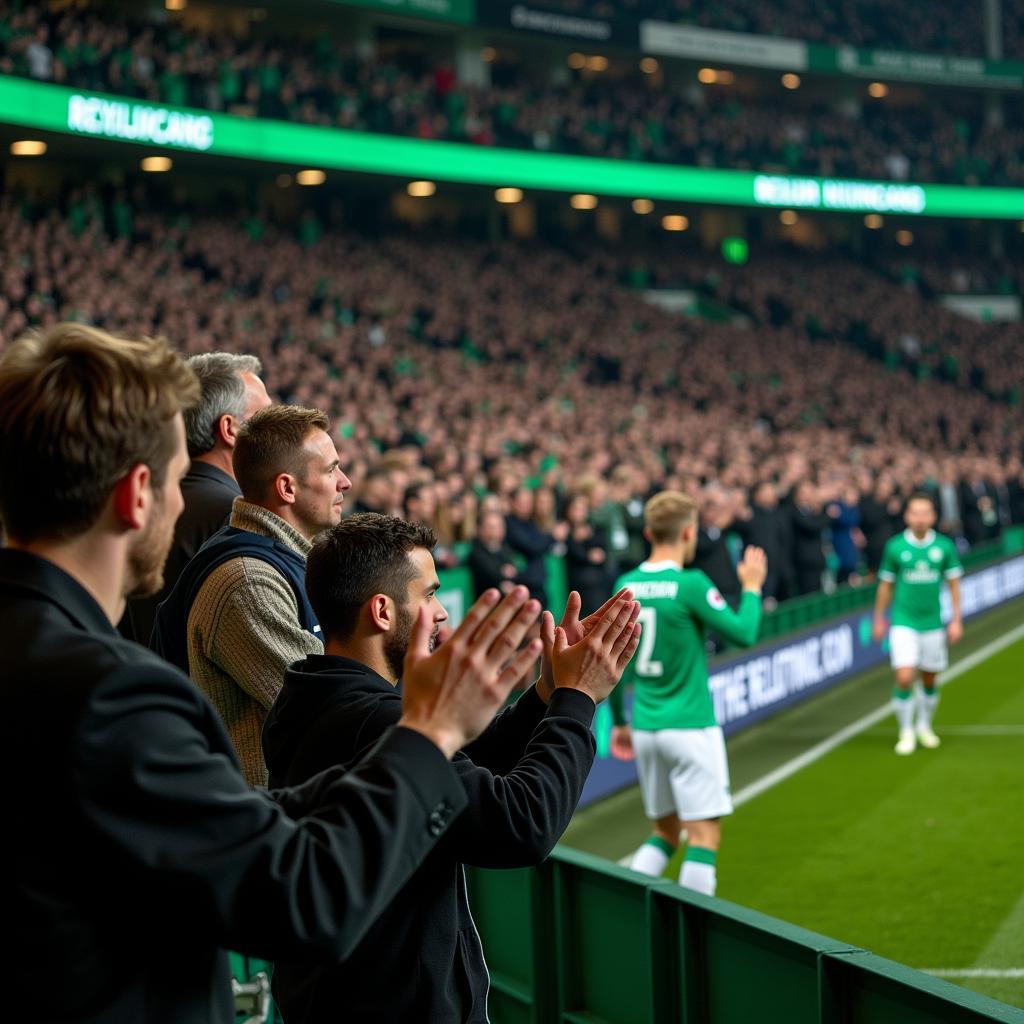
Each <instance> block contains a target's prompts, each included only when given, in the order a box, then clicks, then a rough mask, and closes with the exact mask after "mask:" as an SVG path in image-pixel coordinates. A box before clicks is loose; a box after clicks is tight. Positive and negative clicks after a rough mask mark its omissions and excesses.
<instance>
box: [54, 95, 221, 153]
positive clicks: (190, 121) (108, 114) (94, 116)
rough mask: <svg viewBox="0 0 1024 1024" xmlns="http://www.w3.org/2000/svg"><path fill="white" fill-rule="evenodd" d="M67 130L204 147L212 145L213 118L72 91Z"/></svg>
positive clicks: (130, 139) (188, 146)
mask: <svg viewBox="0 0 1024 1024" xmlns="http://www.w3.org/2000/svg"><path fill="white" fill-rule="evenodd" d="M68 130H69V131H72V132H84V133H85V134H86V135H102V136H103V137H104V138H107V139H127V140H128V141H129V142H151V143H154V144H155V145H157V146H180V147H182V148H183V149H197V150H200V151H205V150H207V149H209V148H210V147H211V146H212V145H213V118H212V117H210V116H209V115H208V114H190V113H187V112H185V111H177V110H168V109H167V108H166V107H150V106H146V105H145V104H144V103H131V102H128V101H121V100H110V99H104V98H102V97H100V96H81V95H78V94H76V95H74V96H72V97H71V98H70V99H69V100H68Z"/></svg>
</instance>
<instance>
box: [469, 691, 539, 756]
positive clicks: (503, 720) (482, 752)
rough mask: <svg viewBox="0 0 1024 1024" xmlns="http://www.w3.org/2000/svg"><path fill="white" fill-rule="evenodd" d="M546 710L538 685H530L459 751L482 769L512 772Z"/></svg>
mask: <svg viewBox="0 0 1024 1024" xmlns="http://www.w3.org/2000/svg"><path fill="white" fill-rule="evenodd" d="M547 710H548V709H547V705H546V704H545V703H544V701H542V700H541V699H540V697H538V696H537V687H536V686H531V687H530V688H529V689H528V690H527V691H526V692H525V693H524V694H523V695H522V696H521V697H520V698H519V700H517V701H516V702H515V703H514V704H510V705H509V706H508V707H507V708H505V709H504V711H502V712H501V714H499V715H496V716H495V718H494V721H492V722H491V724H490V725H489V726H488V727H487V728H486V729H485V730H484V731H483V732H482V733H481V734H480V735H479V736H478V737H477V738H476V739H475V740H474V741H473V742H472V743H470V744H469V745H468V746H467V747H465V748H464V749H463V751H462V752H463V753H464V754H465V755H466V756H467V757H468V758H469V759H470V760H471V761H473V763H474V764H478V765H479V766H480V767H481V768H487V769H488V770H489V771H492V772H497V773H498V774H501V773H502V772H507V771H511V770H512V768H513V766H514V765H515V764H516V762H517V761H518V760H519V759H520V758H521V757H522V756H523V751H524V750H525V749H526V744H527V743H529V741H530V737H531V736H532V735H533V732H534V730H535V729H536V728H537V726H538V725H540V723H541V721H542V720H543V718H544V716H545V714H546V713H547Z"/></svg>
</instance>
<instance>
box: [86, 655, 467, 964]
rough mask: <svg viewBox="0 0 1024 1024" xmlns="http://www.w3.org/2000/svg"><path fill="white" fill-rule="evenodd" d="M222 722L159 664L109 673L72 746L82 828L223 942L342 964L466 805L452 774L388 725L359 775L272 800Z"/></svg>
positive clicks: (415, 738) (275, 955) (413, 736)
mask: <svg viewBox="0 0 1024 1024" xmlns="http://www.w3.org/2000/svg"><path fill="white" fill-rule="evenodd" d="M142 673H145V675H144V676H143V675H142ZM168 675H169V674H168ZM214 717H215V713H214V712H213V710H212V709H211V708H210V707H209V705H207V704H206V703H205V701H203V700H202V698H201V696H200V695H199V694H198V693H193V692H192V691H191V689H190V688H189V687H188V686H187V684H186V682H185V680H183V679H182V680H178V679H177V678H175V677H174V676H170V675H169V677H164V678H161V677H160V675H159V670H155V671H154V669H153V667H152V666H150V665H147V666H143V667H140V666H125V667H123V668H121V669H118V670H117V671H115V672H114V673H112V674H111V675H110V676H109V677H108V678H107V679H106V680H105V681H104V682H103V683H101V684H100V685H99V686H98V687H97V688H96V689H95V690H94V691H93V693H92V695H91V698H90V700H89V701H88V703H87V706H86V708H85V710H84V713H83V716H82V718H81V720H80V723H79V733H78V742H77V744H76V748H75V752H74V758H75V763H74V766H73V773H74V777H75V781H76V785H77V788H78V796H79V800H80V804H81V806H82V808H83V811H84V814H85V816H86V819H87V821H88V823H89V825H90V826H91V827H92V828H93V829H94V830H95V831H96V832H97V833H98V834H99V835H100V836H101V838H102V839H104V840H105V841H106V842H107V843H108V844H109V847H110V856H111V858H112V860H114V861H116V862H118V863H120V864H121V865H122V866H123V868H124V870H125V871H127V872H133V873H135V874H137V875H139V876H141V877H143V878H144V879H145V881H146V884H147V885H149V886H155V887H160V888H162V889H163V890H164V891H165V892H167V893H172V894H176V893H180V895H181V905H182V907H183V908H185V910H184V911H183V912H187V913H189V914H191V915H193V916H194V917H195V925H196V928H197V930H198V931H200V932H205V933H207V934H212V935H214V936H216V938H217V940H218V941H219V942H220V943H221V944H222V945H224V946H226V947H229V948H233V949H236V950H238V951H239V952H243V953H251V954H255V955H258V956H263V957H266V958H268V959H281V958H300V957H303V956H309V955H316V954H319V955H324V956H328V957H331V958H333V959H336V960H340V959H343V958H344V957H346V956H347V955H348V954H350V953H351V951H352V950H353V949H354V948H355V946H356V945H357V944H358V942H359V940H360V939H361V938H362V936H363V935H364V934H365V932H366V931H367V929H368V928H369V927H370V926H371V925H372V924H373V922H374V921H375V919H376V918H377V916H378V915H379V914H380V913H381V911H382V910H383V909H384V908H385V907H386V906H387V904H388V902H389V901H390V900H391V899H392V897H393V896H394V895H395V894H396V893H397V892H398V891H399V889H401V887H402V886H403V885H404V883H405V882H406V881H407V880H408V878H409V877H410V875H411V874H412V873H413V872H414V871H415V870H416V868H417V867H418V866H419V865H420V864H421V863H422V861H423V860H424V858H425V857H426V855H427V854H428V853H429V852H430V851H431V850H432V849H433V848H434V847H435V845H436V844H437V842H438V839H439V837H440V836H441V835H443V834H444V833H445V831H446V830H447V827H448V824H449V823H450V822H451V821H452V820H453V819H454V818H455V817H456V816H457V815H458V814H459V812H460V811H462V809H463V808H464V807H465V804H466V797H465V793H464V789H463V787H462V786H461V785H460V783H459V780H458V778H457V776H456V773H455V772H454V771H453V769H452V766H451V765H450V764H448V762H447V761H446V760H445V758H444V756H443V755H442V754H441V752H440V751H439V750H438V749H437V748H436V747H435V746H434V745H433V744H432V743H430V742H429V741H428V740H426V739H425V738H424V737H422V736H420V735H419V734H417V733H414V732H412V731H410V730H407V729H395V730H392V731H390V732H388V733H387V734H386V735H385V736H384V737H383V738H382V739H381V741H380V742H379V743H378V744H377V745H376V746H375V748H374V749H373V750H372V751H371V752H370V754H369V755H368V756H367V757H366V758H364V759H363V760H362V761H361V762H360V763H359V765H357V766H356V767H355V768H354V769H353V770H352V771H350V772H347V773H342V772H341V771H334V770H332V771H330V772H326V773H324V774H322V775H319V776H317V777H315V778H313V779H311V780H310V781H309V782H308V783H307V784H305V785H304V786H302V787H299V788H297V789H294V790H288V791H283V792H279V793H278V794H276V799H274V798H272V797H271V796H269V795H267V794H266V793H265V792H262V791H259V790H254V789H250V788H249V787H248V786H247V785H246V784H245V782H244V780H243V779H242V776H241V774H240V772H239V771H238V769H237V766H236V765H235V763H234V761H233V758H232V757H231V755H230V752H229V748H228V744H227V740H226V736H225V735H223V729H222V728H220V727H219V725H218V724H217V723H216V722H215V721H214Z"/></svg>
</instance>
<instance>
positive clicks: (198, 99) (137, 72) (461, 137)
mask: <svg viewBox="0 0 1024 1024" xmlns="http://www.w3.org/2000/svg"><path fill="white" fill-rule="evenodd" d="M0 73H6V74H16V75H22V76H28V77H31V78H35V79H38V80H43V81H56V82H60V83H63V84H67V85H71V86H75V87H78V88H85V89H102V90H105V91H109V92H112V93H115V94H118V95H127V96H134V97H138V98H140V99H144V100H148V101H151V102H160V103H168V104H172V105H178V106H182V105H185V106H193V107H199V108H205V109H210V110H220V111H231V112H234V113H239V114H243V115H249V116H259V117H267V118H279V119H287V120H292V121H299V122H304V123H310V124H318V125H331V126H336V127H340V128H349V129H359V130H365V131H373V132H385V133H390V134H398V135H409V136H416V137H419V138H425V139H447V140H453V141H460V142H469V143H473V144H477V145H487V146H491V145H496V146H509V147H516V148H525V149H535V150H542V151H556V152H567V153H577V154H582V155H588V156H609V157H615V158H623V159H631V160H644V161H656V162H662V163H665V162H668V163H681V164H688V165H699V166H709V167H730V168H738V169H757V170H767V171H775V172H779V173H801V174H803V173H806V174H821V175H826V176H828V175H838V176H857V177H865V178H880V179H890V180H897V181H900V180H914V181H938V182H952V183H967V184H982V183H983V184H991V185H1013V184H1020V183H1021V182H1024V161H1022V158H1021V153H1024V135H1022V131H1021V129H1020V127H1019V122H1018V120H1017V119H1016V117H1015V115H1012V114H1011V115H1008V116H1007V118H1006V122H1005V124H1002V125H997V124H995V123H992V122H990V121H989V119H988V118H986V117H985V116H984V111H983V110H982V108H981V106H980V105H979V104H978V103H977V102H976V101H972V100H971V99H970V98H963V97H961V98H958V100H957V102H956V103H952V104H951V103H943V104H920V105H917V106H906V105H904V106H900V107H899V108H893V107H891V106H890V105H888V104H886V103H878V102H868V103H866V104H865V105H864V106H863V108H862V109H861V110H860V111H858V110H857V109H852V110H847V111H845V112H840V111H837V110H836V109H835V107H834V106H828V105H824V104H815V103H807V102H798V98H797V97H796V96H790V97H789V99H788V101H787V103H786V104H785V105H780V104H779V103H778V102H777V100H776V99H773V98H765V99H757V98H754V97H747V96H744V97H740V96H738V95H737V94H735V93H734V92H733V91H732V90H725V91H723V90H721V89H719V88H717V87H712V88H709V89H701V88H700V87H698V86H696V84H694V85H693V86H692V87H691V88H689V89H685V90H684V89H681V88H671V87H662V86H660V85H658V84H656V83H653V82H652V81H649V80H648V81H644V82H641V81H638V80H635V81H634V80H619V81H614V82H612V81H607V80H605V79H604V78H602V77H601V76H584V77H579V78H577V79H576V80H574V81H571V82H569V83H567V84H563V85H558V84H554V83H553V82H551V81H550V80H547V79H544V78H540V77H537V76H535V75H531V74H529V73H528V72H526V71H523V70H521V69H512V68H511V67H509V66H507V65H503V68H502V72H501V74H500V76H497V78H500V83H498V81H497V78H496V84H494V85H492V86H490V87H487V88H480V87H476V86H472V85H468V84H466V83H463V82H460V81H458V79H457V77H456V75H455V73H454V71H453V69H452V67H451V65H450V64H445V63H443V62H438V63H429V62H428V61H426V60H425V59H424V58H423V56H422V55H419V56H417V55H415V54H411V55H410V54H409V53H406V54H405V55H404V56H403V55H398V56H376V57H372V58H371V57H365V56H359V55H357V54H356V53H354V52H353V51H352V49H351V47H350V46H347V45H345V43H344V41H343V40H336V39H334V38H332V37H331V36H330V35H329V34H327V33H326V32H322V33H321V34H319V35H317V36H316V37H315V38H314V39H312V40H310V39H306V38H303V39H299V38H294V37H293V38H291V39H289V38H288V37H287V36H283V37H282V35H281V34H280V33H276V34H275V36H274V41H273V43H269V42H267V41H266V40H264V39H262V38H259V37H252V38H247V39H242V38H238V37H236V36H234V35H232V34H229V33H225V32H221V33H206V32H203V31H200V30H198V29H195V28H189V29H186V28H184V27H183V26H181V25H178V24H176V23H174V22H170V23H162V24H150V23H146V22H136V21H129V20H126V19H125V18H124V17H123V16H122V15H119V14H117V13H116V12H111V11H103V12H102V13H100V12H98V11H97V12H89V11H71V10H66V9H62V10H60V11H53V12H50V11H48V10H47V9H46V8H44V7H43V6H42V5H29V6H27V7H26V8H24V9H23V10H19V9H18V5H13V4H12V3H11V2H10V0H3V2H0Z"/></svg>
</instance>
